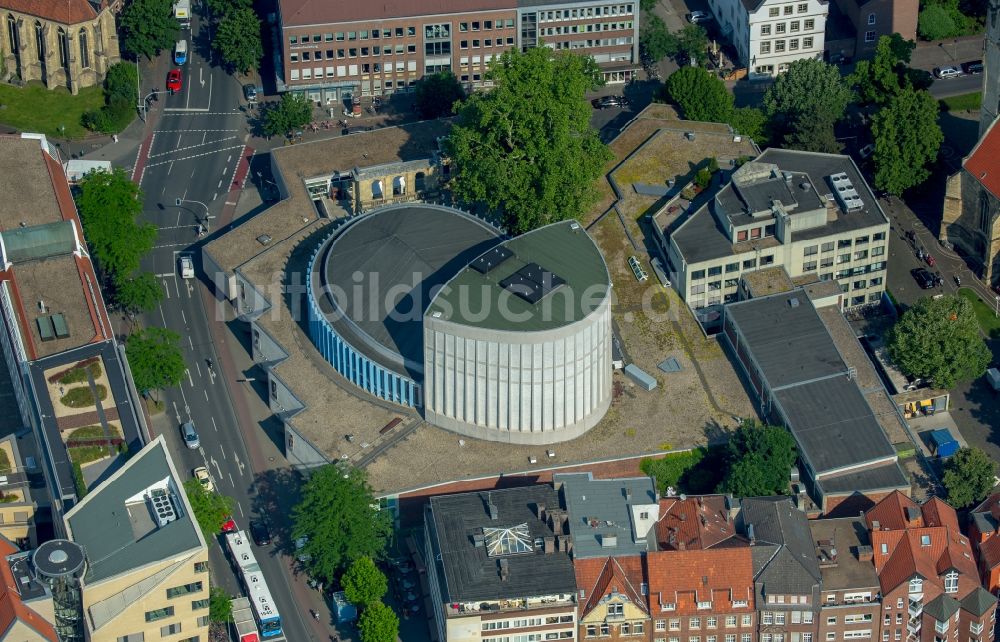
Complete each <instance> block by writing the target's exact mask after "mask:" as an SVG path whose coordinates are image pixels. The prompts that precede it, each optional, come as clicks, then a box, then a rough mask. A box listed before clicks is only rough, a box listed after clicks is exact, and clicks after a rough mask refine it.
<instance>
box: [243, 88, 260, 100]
mask: <svg viewBox="0 0 1000 642" xmlns="http://www.w3.org/2000/svg"><path fill="white" fill-rule="evenodd" d="M243 97H244V98H246V99H247V101H249V102H253V101H255V100H257V87H256V86H255V85H243Z"/></svg>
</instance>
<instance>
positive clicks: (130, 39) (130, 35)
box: [119, 0, 181, 60]
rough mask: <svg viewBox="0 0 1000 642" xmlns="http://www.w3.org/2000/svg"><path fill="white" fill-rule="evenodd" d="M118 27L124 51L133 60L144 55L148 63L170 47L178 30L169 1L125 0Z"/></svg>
mask: <svg viewBox="0 0 1000 642" xmlns="http://www.w3.org/2000/svg"><path fill="white" fill-rule="evenodd" d="M119 25H120V27H121V30H122V32H123V33H124V39H123V41H122V45H123V47H124V49H125V50H126V51H128V52H129V53H131V54H132V55H133V56H135V57H136V58H138V57H139V56H146V58H147V59H149V60H151V59H152V58H153V57H154V56H158V55H159V54H160V52H161V51H163V50H164V49H170V48H171V47H173V46H174V42H175V41H176V40H177V33H178V32H179V31H180V28H181V26H180V24H178V22H177V19H176V18H174V7H173V3H172V2H171V0H129V3H128V4H127V5H125V8H124V9H123V10H122V13H121V18H120V19H119Z"/></svg>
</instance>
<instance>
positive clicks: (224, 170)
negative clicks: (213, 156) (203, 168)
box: [222, 154, 233, 176]
mask: <svg viewBox="0 0 1000 642" xmlns="http://www.w3.org/2000/svg"><path fill="white" fill-rule="evenodd" d="M232 157H233V155H232V154H230V155H229V158H232ZM226 165H229V159H228V158H227V159H226ZM222 175H223V176H225V175H226V168H225V167H223V168H222Z"/></svg>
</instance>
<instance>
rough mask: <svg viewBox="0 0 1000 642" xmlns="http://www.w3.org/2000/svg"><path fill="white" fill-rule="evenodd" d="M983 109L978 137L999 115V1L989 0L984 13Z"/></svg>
mask: <svg viewBox="0 0 1000 642" xmlns="http://www.w3.org/2000/svg"><path fill="white" fill-rule="evenodd" d="M983 62H984V64H985V66H986V69H985V70H984V71H983V107H982V109H981V110H980V112H979V113H980V116H979V137H980V138H982V137H983V135H984V134H986V130H987V129H989V127H990V125H991V124H992V123H993V121H994V120H996V118H997V115H1000V0H990V3H989V10H988V11H987V13H986V55H985V57H984V58H983Z"/></svg>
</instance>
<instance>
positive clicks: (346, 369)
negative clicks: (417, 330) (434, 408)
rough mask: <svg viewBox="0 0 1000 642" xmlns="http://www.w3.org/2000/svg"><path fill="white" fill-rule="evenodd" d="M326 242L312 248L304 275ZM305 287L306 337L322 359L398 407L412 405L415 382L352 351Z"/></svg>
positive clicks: (312, 294)
mask: <svg viewBox="0 0 1000 642" xmlns="http://www.w3.org/2000/svg"><path fill="white" fill-rule="evenodd" d="M326 245H327V243H326V241H324V242H323V243H321V244H320V245H319V247H317V248H316V250H314V251H313V255H312V257H310V259H309V270H308V272H307V274H313V273H314V272H313V269H314V263H315V262H316V260H317V257H318V256H319V254H320V251H321V250H323V249H324V248H325V247H326ZM306 290H307V294H306V296H307V297H308V298H309V305H308V306H307V309H308V314H309V338H310V339H311V340H312V342H313V345H315V346H316V348H317V349H318V350H319V351H320V354H322V355H323V358H324V359H326V360H327V361H328V362H329V363H330V365H332V366H333V367H334V369H335V370H336V371H337V372H339V373H340V374H342V375H343V376H344V377H346V378H347V379H348V380H349V381H350V382H351V383H353V384H354V385H356V386H358V387H359V388H361V389H362V390H364V391H365V392H368V393H369V394H372V395H375V396H376V397H379V398H381V399H385V400H387V401H391V402H393V403H398V404H400V405H402V406H408V407H411V408H414V407H416V405H417V404H418V403H419V399H420V395H419V392H418V385H417V383H416V382H414V381H413V380H412V379H410V378H408V377H404V376H402V375H400V374H398V373H396V372H392V371H390V370H387V369H386V368H385V367H383V366H381V365H379V364H378V363H375V362H374V361H372V360H371V359H369V358H368V357H366V356H365V355H363V354H361V353H360V352H358V351H357V350H355V349H354V347H353V346H351V345H350V344H349V343H347V342H346V341H345V340H344V339H343V338H341V336H340V335H339V334H337V331H336V330H334V328H333V324H331V323H330V321H329V320H328V319H327V318H326V316H325V315H324V314H323V312H322V310H320V307H319V303H318V302H317V301H316V295H315V293H314V292H313V288H306Z"/></svg>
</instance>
